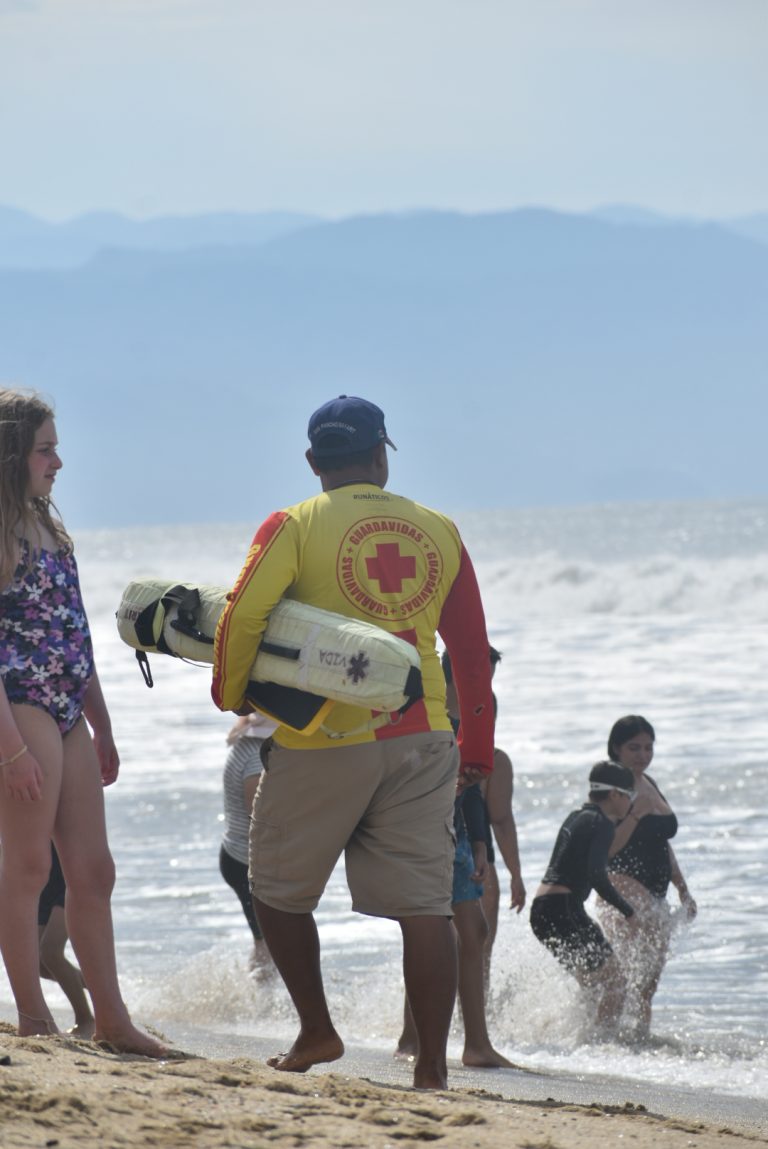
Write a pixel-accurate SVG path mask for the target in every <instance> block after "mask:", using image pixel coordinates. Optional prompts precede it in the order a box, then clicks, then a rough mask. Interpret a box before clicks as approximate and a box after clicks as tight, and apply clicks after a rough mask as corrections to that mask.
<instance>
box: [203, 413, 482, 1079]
mask: <svg viewBox="0 0 768 1149" xmlns="http://www.w3.org/2000/svg"><path fill="white" fill-rule="evenodd" d="M309 440H310V449H309V450H308V451H307V455H306V458H307V461H308V463H309V465H310V467H311V469H312V471H313V473H314V474H315V475H316V476H317V477H318V478H319V479H320V483H321V486H322V493H321V494H319V495H317V496H315V497H314V498H310V499H306V500H304V501H303V502H301V503H299V504H297V505H295V506H292V507H288V508H286V509H284V510H281V511H278V512H276V513H275V514H273V515H271V516H270V517H269V518H268V519H267V520H266V522H264V523H263V524H262V526H261V527H260V528H259V529H258V531H257V532H256V536H255V538H254V539H253V542H252V544H251V548H250V551H249V553H248V556H247V559H246V563H245V566H244V567H243V569H242V571H241V573H240V576H239V577H238V579H237V581H236V583H235V586H234V589H233V590H232V592H231V593H230V595H229V601H228V603H227V606H226V608H225V610H224V612H223V614H222V616H221V619H220V620H219V625H218V628H217V633H216V643H215V647H214V678H213V698H214V701H215V702H216V704H217V706H219V707H220V708H221V709H222V710H234V711H236V712H239V711H242V710H243V709H248V708H249V703H248V694H247V691H248V678H249V672H250V669H251V667H252V665H253V660H254V657H255V655H256V653H257V651H258V648H259V643H260V641H261V637H262V635H263V633H264V629H265V626H266V620H267V618H268V616H269V613H270V611H271V610H272V609H273V608H274V606H275V605H276V603H277V602H278V601H279V599H280V598H282V597H283V596H284V595H288V597H290V598H293V599H296V600H297V601H299V602H305V603H308V604H310V605H311V606H317V607H321V608H324V609H326V610H330V611H334V612H336V613H338V614H343V615H346V616H348V617H351V618H358V619H363V620H365V621H375V622H376V623H377V624H378V625H379V626H380V627H382V628H383V629H385V630H388V631H390V632H391V633H393V634H397V635H399V636H400V637H403V638H405V639H406V640H407V641H409V642H411V643H412V644H413V645H414V646H416V648H417V649H418V652H419V656H420V663H421V675H422V682H423V689H424V697H423V698H422V699H420V700H418V701H416V702H414V704H413V705H412V706H410V708H408V709H407V710H405V711H402V712H400V713H397V714H392V715H389V714H380V713H377V712H372V711H370V710H366V709H363V708H362V707H358V706H351V705H344V704H336V705H334V706H333V708H332V709H331V710H330V712H329V713H328V714H327V716H326V718H325V721H324V723H323V725H322V726H321V727H319V728H318V729H317V730H315V731H314V732H312V733H309V734H298V733H296V732H295V731H294V730H292V729H291V728H289V727H288V726H285V725H282V726H280V727H279V728H278V729H277V730H276V731H275V734H274V735H273V738H272V740H271V745H270V748H269V750H268V751H267V752H266V755H265V757H266V762H265V771H264V775H263V777H262V779H261V782H260V784H259V789H258V792H257V794H256V800H255V802H254V807H253V821H252V824H251V841H250V847H251V848H250V878H251V887H252V889H253V892H254V898H255V906H256V914H257V917H258V919H259V924H260V926H261V929H262V932H263V934H264V938H265V940H266V942H267V945H268V947H269V951H270V953H271V954H272V957H273V959H274V962H275V965H276V966H277V969H278V971H279V973H280V975H281V977H282V978H283V980H284V982H285V984H286V986H287V988H288V991H289V993H290V995H291V998H292V1000H293V1004H294V1006H295V1008H296V1012H297V1013H298V1016H299V1023H300V1030H299V1035H298V1037H297V1039H296V1041H295V1042H294V1044H293V1046H292V1047H291V1049H290V1050H289V1051H288V1052H287V1053H286V1054H284V1055H281V1056H279V1057H275V1058H272V1059H271V1060H270V1065H272V1066H273V1067H274V1068H275V1069H279V1070H284V1071H292V1072H299V1073H301V1072H304V1071H305V1070H307V1069H309V1067H310V1066H312V1065H315V1064H317V1063H318V1062H327V1061H334V1060H335V1059H336V1058H338V1057H341V1055H342V1053H343V1052H344V1046H343V1043H342V1041H341V1038H340V1037H339V1034H338V1033H337V1032H336V1029H335V1028H334V1025H333V1022H332V1020H331V1017H330V1014H329V1011H328V1004H327V1001H326V997H325V991H324V987H323V979H322V971H321V966H320V945H319V940H318V934H317V928H316V924H315V919H314V916H313V911H314V910H315V908H316V906H317V904H318V902H319V900H320V897H321V895H322V893H323V890H324V888H325V885H326V883H327V881H328V879H329V878H330V876H331V873H332V871H333V869H334V867H335V865H336V862H337V861H338V859H339V857H340V856H341V854H342V853H343V854H344V855H345V861H346V871H347V880H348V883H349V887H350V891H351V893H352V904H353V908H354V909H355V910H356V911H357V912H358V913H363V914H370V915H372V916H375V917H386V918H390V919H392V920H394V921H396V922H397V923H398V925H399V926H400V930H401V933H402V938H403V972H404V977H405V985H406V991H407V994H408V997H409V1000H410V1001H411V1003H412V1006H413V1014H414V1023H415V1026H416V1031H417V1034H418V1044H419V1051H418V1055H417V1057H416V1060H415V1063H414V1073H413V1083H414V1085H415V1086H416V1087H417V1088H420V1089H443V1088H445V1086H446V1084H447V1066H446V1047H447V1042H448V1032H449V1028H450V1021H451V1014H452V1012H453V1004H454V1000H455V996H456V943H455V937H454V933H453V929H452V926H451V921H450V917H451V876H452V869H453V841H452V836H451V819H452V808H453V800H454V795H455V790H456V778H457V775H458V771H459V761H460V760H461V769H462V771H463V773H464V775H465V776H466V777H468V778H469V779H470V780H471V781H476V780H477V779H478V778H479V777H481V776H483V775H484V774H486V773H488V772H489V771H490V770H491V768H492V763H493V705H492V700H491V678H490V671H489V667H488V657H487V650H488V639H487V636H486V630H485V618H484V615H483V609H482V603H481V600H480V594H479V591H478V587H477V581H476V579H475V575H474V570H473V568H472V564H471V562H470V559H469V556H468V554H467V553H466V551H465V549H464V546H463V544H462V541H461V537H460V535H459V533H458V531H457V529H456V527H455V525H454V524H453V523H452V522H451V521H450V520H449V519H448V518H446V517H445V516H444V515H441V514H439V513H438V512H436V511H431V510H429V509H428V508H426V507H422V506H420V505H419V504H417V503H414V502H413V501H412V500H410V499H407V498H404V497H402V496H399V495H393V494H389V493H388V492H387V491H386V490H385V487H386V484H387V479H388V474H389V463H388V456H387V446H388V445H389V446H392V443H391V441H390V439H389V437H388V435H387V432H386V428H385V426H384V415H383V412H382V411H381V410H380V409H379V408H378V407H377V406H375V404H373V403H369V402H368V401H367V400H364V399H358V398H355V397H353V396H346V395H342V396H340V397H339V398H338V399H334V400H332V401H331V402H330V403H326V404H324V405H323V406H322V407H321V408H319V410H317V411H316V412H315V413H314V415H313V416H312V417H311V419H310V423H309ZM436 632H439V633H440V635H441V637H442V638H443V641H444V642H445V644H446V646H447V647H448V649H449V651H450V653H451V658H452V660H453V667H454V674H455V677H456V682H457V686H458V690H459V695H460V698H461V721H462V734H461V736H460V738H459V739H458V747H457V742H456V740H455V739H454V735H453V732H452V730H451V727H450V724H449V722H448V717H447V715H446V710H445V681H444V678H443V675H442V672H441V670H440V663H439V660H438V657H437V651H436V649H435V635H436ZM353 661H354V662H355V663H356V665H354V666H350V667H349V668H348V673H350V674H357V673H358V672H360V671H362V670H364V667H363V666H361V665H360V663H361V662H362V660H358V659H355V660H353Z"/></svg>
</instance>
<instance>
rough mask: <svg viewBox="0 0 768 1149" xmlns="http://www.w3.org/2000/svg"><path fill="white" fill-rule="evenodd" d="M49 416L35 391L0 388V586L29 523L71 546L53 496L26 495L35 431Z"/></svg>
mask: <svg viewBox="0 0 768 1149" xmlns="http://www.w3.org/2000/svg"><path fill="white" fill-rule="evenodd" d="M52 418H53V408H52V407H50V406H49V405H48V404H47V403H46V402H44V400H43V399H41V398H40V396H39V395H37V394H36V393H35V392H34V391H12V390H10V389H7V388H0V587H7V586H8V584H9V583H10V581H11V579H12V578H13V574H14V571H15V569H16V564H17V562H18V549H19V548H18V539H19V535H20V534H21V535H24V533H25V532H26V530H28V529H29V527H30V526H31V525H33V524H35V523H37V524H39V525H40V526H42V527H43V528H45V530H47V531H48V532H49V533H50V534H51V535H52V536H53V538H54V539H55V540H56V542H57V543H58V544H59V545H60V546H65V547H67V548H69V549H71V547H72V540H71V539H70V537H69V535H68V534H67V532H66V531H65V529H64V524H63V523H62V521H61V518H60V517H59V512H58V510H57V509H56V505H55V503H54V502H53V500H52V499H51V498H50V497H49V496H46V497H45V498H41V497H35V498H33V499H31V500H30V499H29V498H28V496H27V488H28V484H29V466H28V460H29V455H30V452H31V451H32V448H33V446H34V443H35V435H36V433H37V432H38V431H39V429H40V428H41V427H42V425H43V423H44V422H45V420H46V419H52Z"/></svg>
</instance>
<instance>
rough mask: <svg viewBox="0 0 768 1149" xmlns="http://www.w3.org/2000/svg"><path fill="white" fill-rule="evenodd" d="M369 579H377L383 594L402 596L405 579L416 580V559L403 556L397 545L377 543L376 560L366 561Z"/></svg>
mask: <svg viewBox="0 0 768 1149" xmlns="http://www.w3.org/2000/svg"><path fill="white" fill-rule="evenodd" d="M365 565H366V568H367V571H368V578H369V579H376V581H377V582H378V584H379V588H380V590H381V593H382V594H400V592H401V591H402V589H403V579H407V578H416V559H415V557H414V556H413V555H401V554H400V547H399V545H398V544H397V543H377V544H376V558H373V559H366V560H365Z"/></svg>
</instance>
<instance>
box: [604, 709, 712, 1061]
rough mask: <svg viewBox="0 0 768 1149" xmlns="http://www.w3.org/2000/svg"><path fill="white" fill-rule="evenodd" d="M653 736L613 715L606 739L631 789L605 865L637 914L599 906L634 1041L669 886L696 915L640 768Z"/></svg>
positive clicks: (657, 794) (666, 819)
mask: <svg viewBox="0 0 768 1149" xmlns="http://www.w3.org/2000/svg"><path fill="white" fill-rule="evenodd" d="M655 739H656V735H655V732H654V729H653V727H652V726H651V724H650V722H648V721H647V719H645V718H643V717H642V716H641V715H639V714H628V715H626V716H625V717H624V718H620V719H619V720H618V722H616V723H615V724H614V726H613V729H612V730H611V733H610V735H609V738H608V754H609V757H610V759H611V761H613V762H617V763H620V764H621V765H623V766H626V767H627V768H628V769H629V770H631V771H632V775H633V778H634V788H635V791H636V793H637V797H636V799H635V802H634V804H633V806H632V810H631V812H630V814H629V816H628V817H627V818H626V819H625V820H624V822H622V824H621V825H620V826H618V827H617V829H616V834H615V837H614V839H613V842H612V844H611V848H610V850H609V862H608V869H609V872H610V874H611V881H612V882H613V884H614V886H615V887H616V888H617V889H618V890H619V891H620V892H621V893H622V894H623V895H624V896H625V897H627V898H629V899H630V900H631V901H632V904H633V905H634V906H635V908H636V910H637V914H636V915H635V916H634V917H633V918H631V919H629V920H626V919H624V918H622V917H621V916H620V915H619V914H617V913H616V912H615V911H614V910H613V909H612V908H611V906H610V905H607V904H603V905H601V906H600V908H599V914H600V920H601V922H602V925H603V928H604V929H605V932H606V934H607V936H608V937H609V938H610V940H611V944H612V945H613V947H614V949H615V950H616V952H617V954H618V955H619V957H620V960H621V964H622V967H623V968H624V970H625V973H626V976H627V979H628V993H627V1014H628V1016H629V1017H630V1018H631V1022H632V1027H633V1030H634V1033H635V1036H636V1037H638V1038H640V1039H643V1038H647V1037H648V1036H649V1034H650V1028H651V1008H652V1003H653V996H654V994H655V992H656V989H657V987H658V984H659V980H660V978H661V974H662V971H663V969H664V965H665V963H666V960H667V953H668V951H669V943H670V938H671V935H672V915H671V913H670V907H669V902H668V901H667V890H668V888H669V886H670V884H672V885H674V886H675V888H676V889H677V892H678V896H679V898H680V904H681V907H682V911H683V914H684V915H685V916H686V918H688V919H689V920H690V919H692V918H693V917H695V915H696V903H695V902H694V900H693V898H692V897H691V894H690V892H689V890H688V886H687V884H686V881H685V878H684V877H683V874H682V871H681V870H680V866H679V865H678V863H677V859H676V857H675V854H674V851H673V849H672V846H671V845H670V839H671V838H673V837H674V836H675V834H676V833H677V818H676V817H675V814H674V812H673V811H672V809H671V807H670V805H669V803H668V802H667V800H666V798H665V797H664V795H663V794H662V793H661V791H660V790H659V788H658V786H657V785H656V783H655V782H654V781H653V779H652V778H650V777H649V776H648V774H647V770H648V767H649V766H650V764H651V761H652V759H653V751H654V743H655Z"/></svg>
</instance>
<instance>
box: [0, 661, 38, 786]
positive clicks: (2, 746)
mask: <svg viewBox="0 0 768 1149" xmlns="http://www.w3.org/2000/svg"><path fill="white" fill-rule="evenodd" d="M23 746H24V739H23V738H22V736H21V734H19V730H18V727H17V725H16V722H15V720H14V717H13V711H12V710H11V704H10V702H9V701H8V695H7V694H6V693H5V686H4V685H3V681H2V678H0V761H2V762H4V763H6V765H4V766H2V767H0V773H2V776H3V786H4V788H5V793H6V794H7V795H8V797H9V798H16V799H18V800H19V801H22V802H23V801H33V802H36V801H38V800H39V799H40V798H41V797H42V794H43V772H42V770H41V769H40V766H39V764H38V761H37V759H36V758H35V757H34V755H33V754H31V753H30V752H29V751H28V750H25V751H24V753H23V754H19V751H20V750H21V749H22V747H23ZM17 754H18V757H17ZM9 759H13V761H12V762H11V761H8V760H9Z"/></svg>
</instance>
